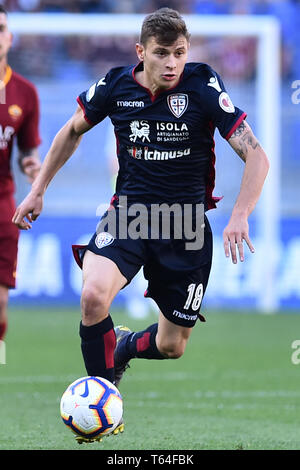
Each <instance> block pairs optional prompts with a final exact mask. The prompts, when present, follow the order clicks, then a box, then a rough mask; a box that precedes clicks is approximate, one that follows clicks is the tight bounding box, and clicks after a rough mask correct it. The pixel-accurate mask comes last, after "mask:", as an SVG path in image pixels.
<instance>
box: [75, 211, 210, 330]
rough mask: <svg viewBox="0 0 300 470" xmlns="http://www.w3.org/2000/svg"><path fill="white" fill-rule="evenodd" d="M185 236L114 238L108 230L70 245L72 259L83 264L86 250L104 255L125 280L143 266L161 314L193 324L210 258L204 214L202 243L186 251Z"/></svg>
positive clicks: (146, 293) (202, 318)
mask: <svg viewBox="0 0 300 470" xmlns="http://www.w3.org/2000/svg"><path fill="white" fill-rule="evenodd" d="M186 241H187V240H185V239H168V240H165V239H159V240H151V239H149V240H145V239H141V238H139V239H137V240H133V239H131V238H127V239H119V238H113V237H111V236H110V234H109V233H107V232H101V233H100V234H99V233H98V234H97V233H95V234H94V235H93V237H92V238H91V240H90V242H89V244H88V245H86V246H78V245H74V246H73V252H74V256H75V259H76V261H77V263H78V264H79V266H82V259H83V256H84V253H85V251H86V250H89V251H92V252H93V253H95V254H98V255H101V256H105V257H107V258H109V259H111V260H112V261H114V263H115V264H116V265H117V266H118V268H119V270H120V272H121V273H122V274H123V276H124V277H125V278H126V279H127V281H128V283H129V282H130V281H131V280H132V279H133V277H134V276H135V275H136V274H137V273H138V271H139V270H140V269H141V268H142V267H143V270H144V276H145V279H146V280H147V281H148V287H147V290H146V292H145V294H144V295H145V297H150V298H152V299H153V300H154V301H155V302H156V303H157V305H158V307H159V309H160V310H161V312H162V313H163V315H164V316H165V317H166V318H167V319H168V320H170V321H171V322H172V323H175V324H176V325H180V326H185V327H192V326H194V325H195V323H196V321H197V319H198V318H199V319H200V320H201V321H205V318H204V317H203V316H202V315H201V314H200V308H201V303H202V299H203V296H204V293H205V290H206V286H207V283H208V278H209V274H210V269H211V261H212V233H211V228H210V225H209V222H208V220H207V218H206V217H205V228H204V245H203V247H202V248H201V249H200V250H199V249H198V250H186Z"/></svg>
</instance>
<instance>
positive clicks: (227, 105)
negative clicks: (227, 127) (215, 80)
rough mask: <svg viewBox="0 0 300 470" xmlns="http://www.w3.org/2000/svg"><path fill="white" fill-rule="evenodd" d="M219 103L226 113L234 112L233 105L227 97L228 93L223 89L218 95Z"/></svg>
mask: <svg viewBox="0 0 300 470" xmlns="http://www.w3.org/2000/svg"><path fill="white" fill-rule="evenodd" d="M219 105H220V107H221V108H222V109H223V111H225V112H226V113H234V111H235V107H234V105H233V103H232V101H231V99H230V98H229V95H228V94H227V93H225V91H223V93H221V94H220V96H219Z"/></svg>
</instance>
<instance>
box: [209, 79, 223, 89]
mask: <svg viewBox="0 0 300 470" xmlns="http://www.w3.org/2000/svg"><path fill="white" fill-rule="evenodd" d="M207 86H210V87H212V88H214V89H215V90H217V91H218V92H219V93H221V91H222V88H221V87H220V85H219V82H218V79H217V77H210V79H209V82H208V84H207Z"/></svg>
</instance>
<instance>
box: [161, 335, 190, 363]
mask: <svg viewBox="0 0 300 470" xmlns="http://www.w3.org/2000/svg"><path fill="white" fill-rule="evenodd" d="M157 349H158V350H159V352H160V353H161V354H162V355H163V356H165V357H167V358H168V359H179V358H180V357H181V356H182V355H183V353H184V350H185V342H180V343H175V342H170V341H165V340H163V341H161V342H158V344H157Z"/></svg>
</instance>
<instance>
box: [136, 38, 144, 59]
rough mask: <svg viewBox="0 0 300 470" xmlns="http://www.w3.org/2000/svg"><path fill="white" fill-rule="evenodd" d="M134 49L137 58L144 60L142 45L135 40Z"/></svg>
mask: <svg viewBox="0 0 300 470" xmlns="http://www.w3.org/2000/svg"><path fill="white" fill-rule="evenodd" d="M135 50H136V54H137V56H138V58H139V60H144V52H145V49H144V46H143V45H142V44H140V43H138V42H137V43H136V45H135Z"/></svg>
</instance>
